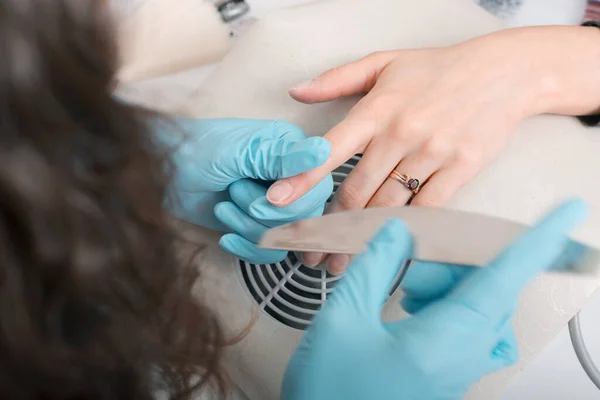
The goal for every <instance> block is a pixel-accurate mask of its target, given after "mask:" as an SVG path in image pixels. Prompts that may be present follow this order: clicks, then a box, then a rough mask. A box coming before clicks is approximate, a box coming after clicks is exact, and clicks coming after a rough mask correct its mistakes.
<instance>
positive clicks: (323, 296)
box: [239, 155, 406, 330]
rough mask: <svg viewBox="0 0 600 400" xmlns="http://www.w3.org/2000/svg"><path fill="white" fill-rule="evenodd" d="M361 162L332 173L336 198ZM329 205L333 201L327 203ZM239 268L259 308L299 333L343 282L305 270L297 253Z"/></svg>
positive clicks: (321, 271)
mask: <svg viewBox="0 0 600 400" xmlns="http://www.w3.org/2000/svg"><path fill="white" fill-rule="evenodd" d="M359 160H360V156H359V155H357V156H354V157H352V158H351V159H350V160H348V161H347V162H346V163H345V164H343V165H341V166H340V167H339V168H337V169H336V170H335V171H334V172H333V173H332V175H333V181H334V190H333V193H334V194H335V192H336V191H337V188H338V187H339V186H340V185H341V183H342V182H343V181H344V179H346V177H347V176H348V174H349V173H350V171H352V169H354V167H355V166H356V164H357V163H358V161H359ZM332 197H333V195H332ZM330 201H331V197H330V198H329V200H328V201H327V202H328V203H329V202H330ZM239 267H240V273H241V278H242V281H243V282H244V285H245V286H246V288H247V289H248V292H249V293H250V295H251V297H252V298H253V299H254V301H256V303H258V305H259V307H260V308H261V309H262V310H263V311H264V312H265V313H266V314H268V315H270V316H271V317H273V318H274V319H276V320H277V321H279V322H281V323H283V324H285V325H287V326H289V327H291V328H295V329H300V330H303V329H306V328H308V327H309V326H310V323H311V321H312V319H313V317H314V316H315V314H316V313H317V311H319V308H321V305H322V304H323V303H325V301H326V300H327V297H328V296H329V295H330V294H331V293H332V292H333V288H334V286H335V284H336V283H337V281H338V280H339V279H340V278H341V277H340V276H333V275H331V274H329V273H328V272H327V271H326V270H325V269H315V268H309V267H307V266H305V265H304V264H302V262H301V261H300V258H299V257H298V255H297V254H295V253H294V252H290V253H288V255H287V257H286V259H285V260H283V261H282V262H280V263H277V264H267V265H265V264H250V263H247V262H245V261H241V260H240V261H239ZM405 269H406V268H402V269H401V271H400V272H399V274H398V277H397V278H396V280H395V282H394V284H393V286H392V290H391V292H390V293H392V292H393V291H394V290H396V288H397V287H398V284H399V283H400V280H401V276H402V274H403V271H404V270H405Z"/></svg>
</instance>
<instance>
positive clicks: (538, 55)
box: [269, 27, 600, 273]
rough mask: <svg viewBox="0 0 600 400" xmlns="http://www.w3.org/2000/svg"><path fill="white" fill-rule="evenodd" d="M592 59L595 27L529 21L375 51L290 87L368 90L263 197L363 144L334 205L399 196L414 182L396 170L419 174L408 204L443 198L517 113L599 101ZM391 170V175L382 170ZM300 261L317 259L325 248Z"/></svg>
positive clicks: (299, 93)
mask: <svg viewBox="0 0 600 400" xmlns="http://www.w3.org/2000/svg"><path fill="white" fill-rule="evenodd" d="M598 65H600V30H599V29H597V28H594V27H534V28H522V29H513V30H506V31H501V32H498V33H493V34H490V35H487V36H484V37H480V38H476V39H473V40H470V41H468V42H465V43H461V44H458V45H455V46H451V47H446V48H433V49H422V50H401V51H389V52H379V53H374V54H371V55H369V56H367V57H365V58H364V59H362V60H359V61H356V62H354V63H350V64H347V65H344V66H341V67H338V68H335V69H332V70H330V71H327V72H325V73H324V74H323V75H321V76H319V77H317V78H316V79H314V80H313V81H310V82H308V83H306V84H304V85H301V86H299V87H297V88H294V89H292V90H291V91H290V93H291V95H292V97H294V98H295V99H296V100H298V101H301V102H304V103H317V102H324V101H330V100H333V99H336V98H339V97H342V96H348V95H352V94H357V93H363V92H364V93H366V96H365V97H364V98H362V99H361V101H359V102H358V103H357V104H356V105H355V106H354V108H352V110H351V111H350V113H349V114H348V116H347V117H346V118H345V119H344V120H343V121H341V122H340V123H339V124H338V125H336V126H335V127H334V128H333V129H331V130H330V131H329V132H327V134H326V135H325V138H326V139H327V140H328V141H330V142H331V145H332V152H331V156H330V157H329V159H328V160H327V161H326V162H325V163H324V164H323V165H322V166H320V167H318V168H316V169H315V170H312V171H309V172H306V173H303V174H300V175H298V176H295V177H291V178H287V179H284V180H282V181H281V182H282V183H283V182H285V185H283V186H282V187H280V189H281V188H288V189H289V190H288V191H287V192H285V191H284V190H278V191H277V192H275V191H273V192H272V193H269V200H270V201H271V202H272V204H275V205H278V206H285V205H287V204H289V203H290V202H293V201H295V200H296V199H297V198H298V197H299V196H302V195H303V194H304V193H306V191H308V190H309V189H310V188H312V187H313V186H314V185H315V184H316V183H317V182H319V181H320V180H321V179H323V177H324V176H326V175H327V174H328V173H329V172H330V171H332V170H333V169H335V168H336V167H338V166H339V165H340V164H342V163H344V162H345V161H346V160H348V159H349V158H350V157H351V156H353V155H354V154H356V153H362V154H364V156H363V158H362V160H361V161H360V162H359V163H358V165H357V167H356V168H355V169H354V170H353V171H352V172H351V174H350V176H349V177H348V178H347V179H346V181H345V182H344V183H343V184H342V185H341V187H340V188H339V190H338V191H337V194H336V197H335V200H334V203H333V205H332V207H331V212H336V211H341V210H349V209H360V208H364V207H385V206H401V205H404V204H406V203H407V201H408V200H409V199H410V198H411V197H413V195H414V191H413V190H410V188H408V187H407V185H405V184H403V183H402V179H403V178H406V180H407V181H408V180H410V179H411V178H413V179H416V180H418V188H419V189H420V190H419V191H418V194H416V196H414V198H413V200H412V203H411V204H414V205H420V206H439V205H442V204H444V203H445V202H446V201H447V200H448V199H450V197H451V196H452V195H453V194H454V193H455V192H456V191H457V190H458V189H459V188H460V187H461V186H462V185H464V184H465V183H467V182H469V181H470V180H471V179H472V178H473V177H474V176H475V175H476V174H477V173H478V172H479V171H481V170H482V168H484V167H485V166H486V165H488V164H489V163H490V162H491V161H492V160H493V159H494V158H495V157H496V156H498V154H500V152H501V151H502V150H503V149H504V148H505V147H506V145H507V143H508V142H509V140H510V138H511V135H512V134H513V131H514V130H515V127H516V126H517V125H518V124H519V123H520V122H521V121H522V120H523V119H524V118H527V117H529V116H532V115H536V114H540V113H560V114H568V115H581V114H586V113H591V112H594V111H595V110H597V109H598V108H599V106H600V69H599V68H598ZM540 146H543V143H540ZM392 171H397V173H398V175H397V176H396V178H398V179H391V178H389V176H390V173H391V172H392ZM401 175H404V177H402V176H401ZM406 183H407V184H408V186H410V184H409V183H408V182H406ZM412 185H415V186H416V185H417V182H415V181H412ZM415 186H413V188H414V187H415ZM276 187H277V186H276ZM305 259H306V260H307V261H309V262H311V263H316V262H318V261H320V260H321V259H322V255H318V254H317V255H315V254H312V255H306V256H305ZM348 261H349V258H348V257H346V256H343V255H336V256H331V257H330V258H329V269H330V270H331V272H333V273H341V272H343V270H344V269H345V268H346V266H347V265H348Z"/></svg>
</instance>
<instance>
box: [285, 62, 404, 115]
mask: <svg viewBox="0 0 600 400" xmlns="http://www.w3.org/2000/svg"><path fill="white" fill-rule="evenodd" d="M396 54H397V52H396V51H385V52H377V53H373V54H370V55H368V56H366V57H364V58H362V59H360V60H358V61H355V62H352V63H349V64H346V65H343V66H341V67H337V68H333V69H330V70H329V71H327V72H325V73H323V74H321V75H320V76H318V77H317V78H315V79H313V80H311V81H308V82H304V83H301V84H299V85H298V86H296V87H294V88H292V89H290V95H291V96H292V97H293V98H294V99H295V100H298V101H301V102H303V103H318V102H323V101H330V100H334V99H337V98H338V97H343V96H351V95H354V94H358V93H363V92H368V91H369V90H371V89H372V88H373V86H374V85H375V82H377V78H378V77H379V74H380V73H381V71H382V70H383V69H384V68H385V67H386V66H387V65H388V63H389V62H390V61H392V60H393V59H394V58H395V57H396Z"/></svg>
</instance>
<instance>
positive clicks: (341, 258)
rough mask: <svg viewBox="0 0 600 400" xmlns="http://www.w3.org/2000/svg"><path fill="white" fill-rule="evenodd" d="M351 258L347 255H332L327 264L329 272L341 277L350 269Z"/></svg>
mask: <svg viewBox="0 0 600 400" xmlns="http://www.w3.org/2000/svg"><path fill="white" fill-rule="evenodd" d="M349 263H350V257H349V256H348V255H347V254H332V255H330V256H329V261H328V262H327V265H328V268H327V269H328V270H329V273H330V274H331V275H339V274H341V273H342V272H344V271H345V270H346V268H348V264H349Z"/></svg>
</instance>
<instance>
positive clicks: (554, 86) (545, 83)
mask: <svg viewBox="0 0 600 400" xmlns="http://www.w3.org/2000/svg"><path fill="white" fill-rule="evenodd" d="M527 29H530V31H529V32H527V34H528V35H530V37H529V38H528V40H530V41H531V42H530V43H531V44H532V45H534V46H535V47H538V48H539V50H538V53H537V55H534V56H533V58H534V60H535V64H534V65H536V66H537V67H536V68H535V69H536V70H537V71H536V70H533V71H530V73H531V74H532V75H531V79H532V82H534V87H535V88H536V89H535V90H534V92H533V93H534V96H533V99H532V100H533V101H532V102H531V109H530V110H531V115H534V114H543V113H552V114H561V115H587V114H593V113H596V112H598V110H600V29H598V28H596V27H573V26H561V27H536V28H527ZM530 50H531V51H533V49H530ZM526 54H527V53H523V57H525V56H526ZM533 54H536V53H533ZM527 57H528V56H527Z"/></svg>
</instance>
